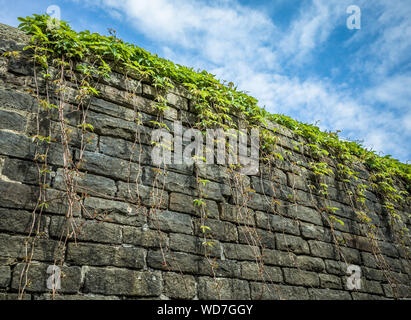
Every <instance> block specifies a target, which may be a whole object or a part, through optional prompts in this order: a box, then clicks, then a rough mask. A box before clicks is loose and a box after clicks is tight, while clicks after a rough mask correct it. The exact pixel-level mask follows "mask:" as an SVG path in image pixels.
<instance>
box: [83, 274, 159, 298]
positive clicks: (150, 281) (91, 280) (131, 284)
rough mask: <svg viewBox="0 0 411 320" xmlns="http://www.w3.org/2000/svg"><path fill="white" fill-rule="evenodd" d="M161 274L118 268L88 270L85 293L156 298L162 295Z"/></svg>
mask: <svg viewBox="0 0 411 320" xmlns="http://www.w3.org/2000/svg"><path fill="white" fill-rule="evenodd" d="M161 282H162V278H161V273H160V272H140V271H132V270H127V269H118V268H112V267H110V268H94V267H90V268H88V270H87V272H86V275H85V282H84V291H85V292H86V293H100V294H107V295H124V296H139V297H150V296H152V297H156V296H159V295H160V294H161V290H162V285H161Z"/></svg>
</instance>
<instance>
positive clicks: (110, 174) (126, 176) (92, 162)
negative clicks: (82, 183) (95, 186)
mask: <svg viewBox="0 0 411 320" xmlns="http://www.w3.org/2000/svg"><path fill="white" fill-rule="evenodd" d="M78 166H79V167H80V168H81V170H84V171H86V172H89V173H92V174H96V175H100V176H104V177H107V178H110V179H114V180H123V181H136V179H137V178H138V177H139V176H141V171H140V170H141V168H140V166H139V165H138V164H136V163H130V161H126V160H120V159H117V158H113V157H109V156H106V155H104V154H101V153H96V152H88V151H86V152H84V153H83V158H82V161H81V162H79V164H78Z"/></svg>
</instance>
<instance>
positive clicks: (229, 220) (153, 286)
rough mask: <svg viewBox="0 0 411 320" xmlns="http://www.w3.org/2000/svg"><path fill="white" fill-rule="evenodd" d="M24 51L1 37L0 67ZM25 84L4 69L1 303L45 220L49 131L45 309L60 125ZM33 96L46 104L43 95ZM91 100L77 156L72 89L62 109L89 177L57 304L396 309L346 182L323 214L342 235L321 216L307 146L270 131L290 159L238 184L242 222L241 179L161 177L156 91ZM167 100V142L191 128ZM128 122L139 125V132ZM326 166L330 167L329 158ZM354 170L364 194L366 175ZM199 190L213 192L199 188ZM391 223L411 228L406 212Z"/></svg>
mask: <svg viewBox="0 0 411 320" xmlns="http://www.w3.org/2000/svg"><path fill="white" fill-rule="evenodd" d="M26 43H27V37H26V36H25V35H23V34H22V33H21V32H19V31H17V30H15V29H13V28H11V27H8V26H4V25H0V54H3V53H4V52H8V51H11V50H12V51H14V50H21V49H22V48H23V47H24V45H25V44H26ZM33 72H34V70H33V67H32V62H31V61H30V60H29V58H28V57H27V56H25V55H21V56H19V57H16V58H12V57H8V58H6V57H3V56H2V57H0V299H16V298H17V295H18V291H19V283H20V277H21V275H22V269H23V267H24V265H25V263H24V261H25V257H27V255H28V253H27V252H25V250H24V248H25V245H24V243H25V241H26V239H27V235H28V232H29V230H30V226H31V225H32V223H33V211H34V209H35V208H36V206H37V209H38V208H39V203H38V195H39V169H38V167H37V164H36V162H35V161H34V155H35V154H36V152H37V153H39V152H38V150H36V144H35V143H33V141H32V139H31V138H30V137H33V136H34V135H36V134H38V133H39V132H40V133H44V135H45V136H46V135H47V134H46V133H47V132H48V130H50V131H51V132H53V136H54V137H55V138H56V140H55V141H52V142H51V143H50V144H49V145H48V144H45V145H44V144H40V148H47V147H48V148H49V150H48V163H49V168H50V173H49V174H47V177H46V178H47V179H46V181H45V183H46V184H47V185H48V186H49V188H48V189H47V199H48V203H47V205H46V206H43V208H42V214H41V217H39V216H38V215H37V214H36V217H37V218H39V219H41V223H40V224H39V230H37V233H36V234H37V236H36V245H35V246H34V249H33V250H34V251H33V257H32V261H31V264H30V268H29V271H28V273H27V274H28V279H29V280H30V281H29V285H28V286H27V288H26V293H25V296H24V298H26V299H34V300H36V299H49V298H50V290H49V289H48V288H47V285H46V284H47V279H48V278H49V277H50V274H48V273H47V268H48V267H49V266H50V265H53V264H54V262H55V259H56V257H57V256H58V254H59V252H60V251H59V241H60V240H61V239H62V236H65V232H67V219H66V215H67V210H68V207H69V206H68V203H67V198H66V193H65V190H66V186H65V181H64V174H63V170H62V168H63V167H64V159H63V157H62V155H63V150H62V145H61V143H59V125H60V124H59V121H58V119H59V118H58V114H57V111H52V112H50V114H49V115H48V116H46V114H45V112H42V111H40V112H39V113H38V110H39V106H38V101H37V99H36V98H35V96H34V93H35V91H36V82H35V81H34V77H33ZM39 86H40V89H41V90H40V92H43V93H44V83H42V82H41V83H40V84H39ZM130 88H132V91H133V92H134V95H133V97H132V99H130V96H129V92H130ZM98 89H99V90H100V91H101V94H100V95H99V96H98V97H96V98H93V99H92V101H91V103H90V105H89V111H88V112H87V123H90V124H91V125H92V126H93V127H94V131H93V133H87V135H86V137H85V138H86V139H87V142H88V143H87V144H86V147H85V150H84V152H82V151H80V146H81V134H80V130H79V128H78V124H80V123H81V115H82V113H81V111H78V110H76V108H75V102H76V101H75V99H74V98H73V97H74V96H75V90H74V89H71V91H69V94H68V96H67V101H68V103H67V107H66V112H65V116H66V120H67V121H66V122H67V127H68V128H71V132H70V133H69V135H70V137H71V140H70V146H71V148H72V151H73V157H74V158H75V159H78V158H80V157H83V159H84V160H85V161H84V162H83V163H82V166H81V169H80V170H81V171H82V172H84V173H86V174H84V175H83V176H81V177H77V178H76V179H77V184H76V190H75V191H76V192H77V193H78V195H81V196H82V197H81V200H80V203H76V204H75V205H74V207H73V216H74V218H73V219H70V221H69V223H75V224H76V229H75V230H76V233H77V234H76V237H72V238H71V239H69V241H68V243H67V246H66V248H65V250H64V253H63V254H64V265H63V267H62V270H61V271H62V279H61V290H59V291H58V294H57V295H56V299H147V298H153V299H168V298H170V299H374V298H375V299H385V298H393V292H392V288H391V286H390V285H389V284H388V282H387V278H386V277H385V272H384V270H381V269H380V268H379V267H378V266H377V264H378V261H379V260H376V259H375V256H374V254H373V253H372V252H373V248H372V246H371V242H370V240H369V239H368V238H366V229H367V228H366V227H365V226H364V224H363V223H361V222H360V221H359V220H358V219H357V216H356V214H355V212H354V210H353V208H352V202H351V199H350V197H349V195H348V194H347V192H346V191H345V189H344V186H343V183H342V182H341V181H339V180H337V179H336V178H335V177H333V176H331V177H327V184H328V185H329V189H328V193H329V194H328V202H327V203H329V204H331V205H332V206H333V207H337V208H339V210H338V211H337V212H336V213H335V216H336V217H337V218H338V219H340V220H341V221H342V222H343V223H344V224H341V223H335V224H333V226H334V230H333V229H331V228H330V224H329V222H328V219H327V215H326V214H324V212H322V211H321V210H319V208H321V204H322V203H323V202H324V200H323V199H321V198H320V197H319V196H318V195H316V194H313V193H312V192H310V188H309V185H310V184H315V177H314V176H313V173H312V172H311V171H310V169H309V166H308V163H309V162H310V161H314V160H313V159H310V157H309V155H308V154H305V153H304V152H301V149H299V148H296V145H298V143H301V142H303V143H304V140H303V139H302V138H301V137H298V136H296V135H294V134H293V133H292V132H291V131H289V130H288V129H286V128H285V127H281V126H279V125H274V124H270V129H271V130H273V132H275V134H276V135H277V137H278V152H280V153H281V154H282V155H283V157H284V160H278V161H277V162H276V163H275V166H274V167H272V168H268V167H266V166H264V165H261V167H260V169H261V170H260V175H258V176H242V177H240V178H241V179H243V183H242V184H241V186H245V187H246V189H245V190H246V194H247V197H250V198H249V199H248V200H247V202H246V206H247V207H248V210H245V209H244V208H241V209H239V206H238V205H236V194H237V193H238V191H239V186H238V185H233V184H232V183H231V182H230V181H232V180H233V179H232V178H233V175H235V173H234V174H232V173H230V172H229V170H228V169H227V168H226V167H224V166H219V165H201V166H200V165H170V166H169V167H168V170H167V174H165V175H163V174H161V173H160V174H159V173H158V169H156V167H155V166H154V165H153V164H152V161H151V157H150V155H151V150H152V145H151V144H150V139H151V137H150V135H151V131H152V130H153V122H150V121H155V120H156V113H155V111H154V109H153V108H152V106H153V104H154V103H155V102H154V95H155V89H154V88H153V87H152V86H150V84H149V83H141V82H139V81H138V80H137V79H132V78H127V79H126V78H125V77H124V76H122V75H120V74H118V73H113V75H112V77H111V78H110V79H109V80H105V82H104V83H102V84H100V85H99V86H98ZM167 99H168V102H169V104H170V108H169V109H168V110H166V112H165V114H164V122H165V123H166V124H167V125H168V126H169V127H170V128H171V129H172V128H173V125H174V121H182V122H183V124H184V125H185V126H186V127H189V126H190V125H192V124H193V123H194V121H195V120H196V116H195V114H194V113H193V107H194V106H193V104H192V103H191V100H190V95H189V94H187V93H185V92H184V90H183V89H181V88H177V89H173V90H171V91H170V92H169V93H168V94H167ZM136 112H138V113H139V115H140V119H141V120H142V123H136V121H135V118H136V115H137V114H136ZM37 115H39V118H38V121H37ZM136 132H138V133H139V134H138V135H137V136H136ZM140 150H141V151H140ZM137 151H138V152H137ZM44 152H45V151H44ZM80 153H82V155H80ZM130 159H131V161H130ZM328 162H329V165H330V166H331V167H335V163H334V162H333V161H332V160H331V159H329V161H328ZM357 169H358V170H360V172H361V179H363V181H362V182H363V183H365V184H368V182H367V181H366V179H367V177H368V175H369V173H368V171H367V170H366V169H365V168H357ZM158 174H159V176H158ZM230 175H231V176H230ZM238 176H239V175H238V174H237V177H238ZM159 177H160V178H159ZM197 177H200V178H203V179H208V180H209V182H208V183H207V184H206V186H202V185H201V184H200V185H199V184H198V183H197V181H198V180H197ZM200 195H201V196H202V197H203V198H205V203H206V205H207V215H208V216H207V219H206V221H205V223H204V221H201V219H202V218H201V214H200V213H199V210H198V209H197V208H196V207H195V206H194V200H196V199H198V198H199V197H200ZM366 197H367V200H366V204H367V207H368V208H370V211H371V216H372V218H373V220H374V222H375V223H376V224H377V227H378V235H379V241H378V243H379V247H380V248H381V252H382V256H383V257H384V259H385V261H386V262H387V264H388V265H389V267H390V269H391V271H390V276H389V278H390V279H395V280H397V281H398V282H399V283H400V284H397V289H398V292H399V293H400V295H401V296H402V297H406V296H408V295H409V294H410V293H411V290H410V289H411V288H410V276H411V268H410V264H409V261H408V260H406V259H405V258H404V250H400V249H401V248H399V247H398V246H396V245H395V244H394V241H393V236H392V234H391V232H390V228H389V225H388V222H387V220H388V219H387V218H386V214H385V213H384V212H383V208H382V205H381V199H380V198H379V197H378V196H377V195H376V194H374V193H372V192H370V191H367V193H366ZM36 212H39V210H37V211H36ZM398 212H399V214H401V215H403V216H404V219H406V221H407V223H409V213H410V207H407V208H402V209H401V210H400V211H398ZM204 224H205V225H207V226H209V227H210V229H211V231H207V232H208V233H209V234H211V235H212V237H213V241H214V243H215V246H214V247H213V248H211V247H210V248H209V249H207V248H206V247H207V246H205V245H204V244H203V241H204V240H203V230H202V228H201V225H204ZM33 235H35V234H33ZM335 241H337V242H338V243H339V245H338V246H337V245H336V242H335ZM344 260H345V261H344ZM347 264H354V265H359V266H360V267H361V271H362V274H361V289H359V290H348V289H347V285H346V282H347V273H346V272H347ZM262 265H264V268H263V269H261V266H262Z"/></svg>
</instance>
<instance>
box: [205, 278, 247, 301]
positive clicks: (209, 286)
mask: <svg viewBox="0 0 411 320" xmlns="http://www.w3.org/2000/svg"><path fill="white" fill-rule="evenodd" d="M198 297H199V298H200V299H204V300H249V299H250V287H249V286H248V282H247V281H243V280H237V279H224V278H216V279H213V278H208V277H200V278H199V280H198Z"/></svg>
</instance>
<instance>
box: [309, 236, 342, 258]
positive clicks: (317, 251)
mask: <svg viewBox="0 0 411 320" xmlns="http://www.w3.org/2000/svg"><path fill="white" fill-rule="evenodd" d="M308 244H309V246H310V249H311V253H312V255H313V256H315V257H320V258H330V259H335V258H338V251H337V248H336V246H335V245H333V244H331V243H326V242H321V241H316V240H309V241H308Z"/></svg>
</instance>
